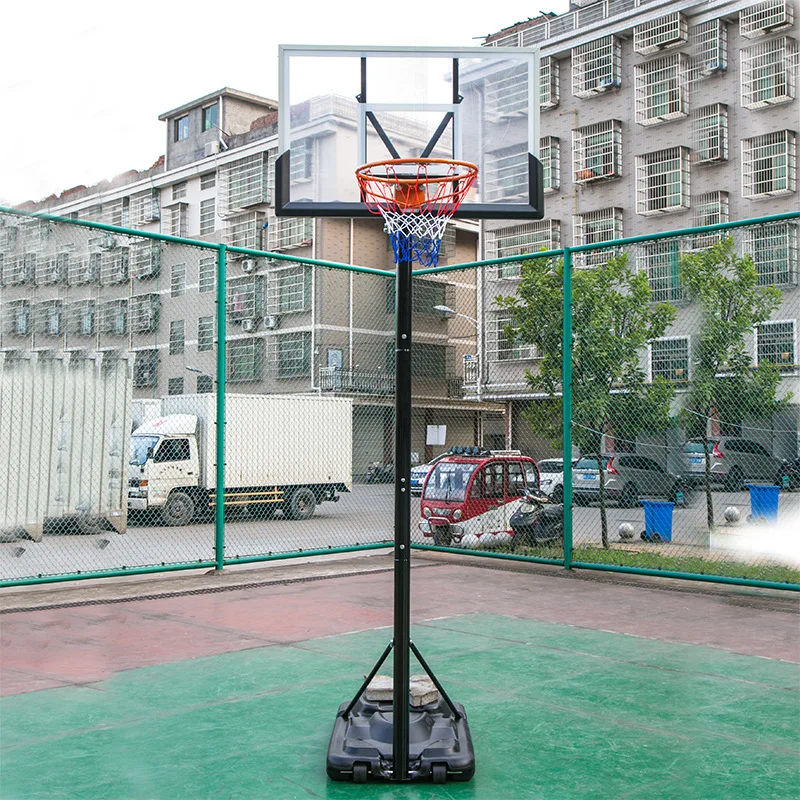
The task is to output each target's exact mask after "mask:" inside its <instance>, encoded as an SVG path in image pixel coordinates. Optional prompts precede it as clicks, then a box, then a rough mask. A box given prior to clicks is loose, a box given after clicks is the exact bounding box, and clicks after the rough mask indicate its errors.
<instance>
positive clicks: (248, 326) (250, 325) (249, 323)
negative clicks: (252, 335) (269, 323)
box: [242, 317, 255, 332]
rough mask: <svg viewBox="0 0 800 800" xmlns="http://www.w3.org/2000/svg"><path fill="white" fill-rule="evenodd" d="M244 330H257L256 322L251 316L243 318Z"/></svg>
mask: <svg viewBox="0 0 800 800" xmlns="http://www.w3.org/2000/svg"><path fill="white" fill-rule="evenodd" d="M242 330H243V331H247V332H251V331H253V330H255V323H254V321H253V320H252V319H251V318H250V317H247V318H246V319H243V320H242Z"/></svg>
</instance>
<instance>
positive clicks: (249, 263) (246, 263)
mask: <svg viewBox="0 0 800 800" xmlns="http://www.w3.org/2000/svg"><path fill="white" fill-rule="evenodd" d="M257 266H258V264H257V262H256V260H255V259H254V258H245V259H244V260H243V261H242V272H248V273H249V272H253V271H254V270H255V268H256V267H257Z"/></svg>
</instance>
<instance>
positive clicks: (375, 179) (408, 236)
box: [356, 158, 478, 267]
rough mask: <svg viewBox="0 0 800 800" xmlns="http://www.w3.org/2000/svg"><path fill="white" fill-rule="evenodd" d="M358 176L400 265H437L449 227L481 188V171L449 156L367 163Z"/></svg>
mask: <svg viewBox="0 0 800 800" xmlns="http://www.w3.org/2000/svg"><path fill="white" fill-rule="evenodd" d="M356 178H357V179H358V184H359V187H360V189H361V200H362V202H363V203H364V205H365V206H366V207H367V208H368V209H369V210H370V211H371V212H372V213H373V214H375V215H378V214H379V215H380V216H382V217H383V219H384V221H385V223H386V232H387V233H388V234H389V237H390V238H391V241H392V249H393V250H394V259H395V262H396V263H399V262H401V261H406V262H413V261H416V262H418V263H419V264H421V265H422V266H423V267H435V266H436V265H437V264H438V263H439V249H440V247H441V243H442V237H443V236H444V231H445V228H446V227H447V223H448V221H449V220H450V219H451V217H452V216H453V214H455V212H456V209H458V207H459V206H460V205H461V201H462V200H463V199H464V198H465V197H466V196H467V194H468V193H469V190H470V189H471V188H472V186H473V185H474V184H475V181H476V180H477V178H478V168H477V167H476V166H475V165H474V164H470V163H468V162H466V161H453V160H450V159H443V158H399V159H392V160H389V161H375V162H373V163H371V164H365V165H364V166H363V167H359V168H358V169H357V170H356Z"/></svg>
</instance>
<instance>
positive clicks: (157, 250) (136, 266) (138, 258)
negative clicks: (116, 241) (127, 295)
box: [130, 240, 161, 281]
mask: <svg viewBox="0 0 800 800" xmlns="http://www.w3.org/2000/svg"><path fill="white" fill-rule="evenodd" d="M130 267H131V272H132V273H133V275H134V277H135V278H136V280H139V281H143V280H148V279H150V278H155V277H157V276H158V274H159V272H160V271H161V244H160V242H153V241H147V240H144V241H139V242H134V243H133V244H132V245H131V247H130Z"/></svg>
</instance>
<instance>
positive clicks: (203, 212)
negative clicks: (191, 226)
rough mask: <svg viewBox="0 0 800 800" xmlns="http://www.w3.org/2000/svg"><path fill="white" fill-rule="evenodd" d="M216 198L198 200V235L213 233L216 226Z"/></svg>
mask: <svg viewBox="0 0 800 800" xmlns="http://www.w3.org/2000/svg"><path fill="white" fill-rule="evenodd" d="M215 206H216V200H215V199H214V198H213V197H209V198H208V199H207V200H201V201H200V235H201V236H207V235H208V234H210V233H214V229H215V228H216V227H217V213H216V207H215Z"/></svg>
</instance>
